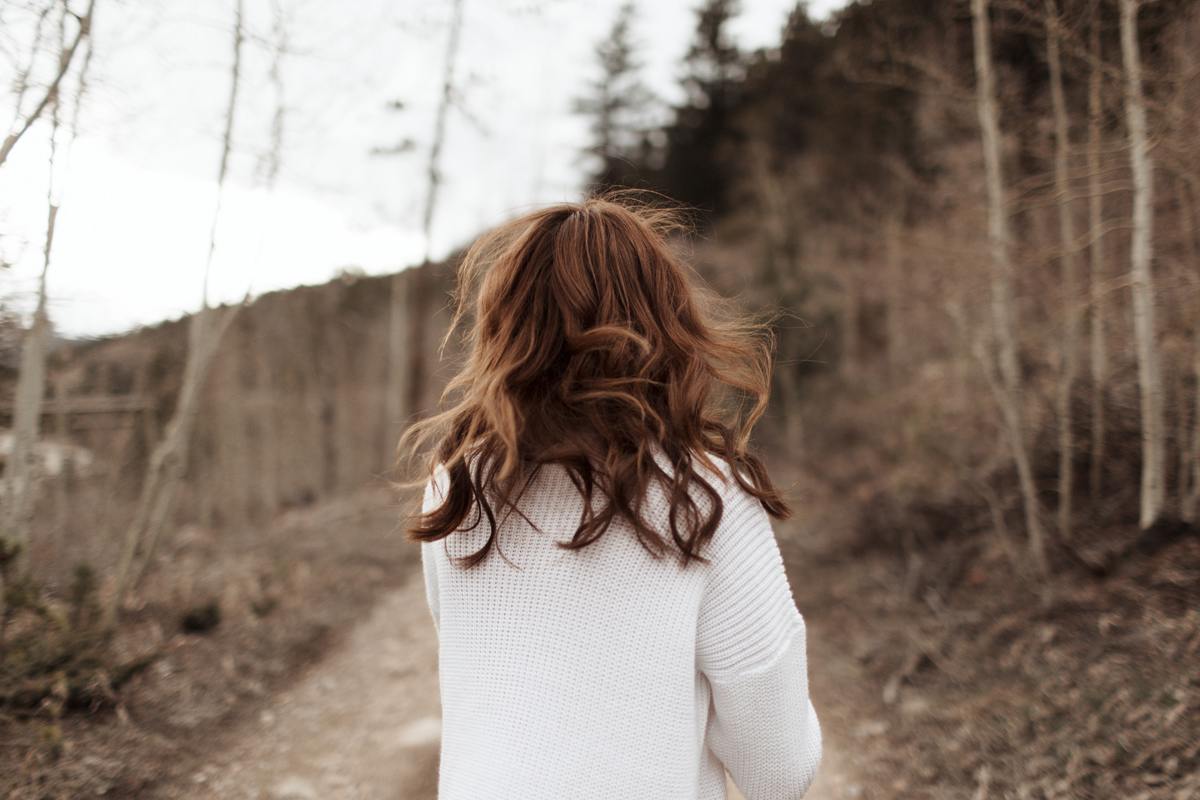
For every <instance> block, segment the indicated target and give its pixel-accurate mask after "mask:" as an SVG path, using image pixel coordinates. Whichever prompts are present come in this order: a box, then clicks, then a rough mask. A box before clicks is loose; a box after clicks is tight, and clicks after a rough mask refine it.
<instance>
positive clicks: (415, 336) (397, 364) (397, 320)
mask: <svg viewBox="0 0 1200 800" xmlns="http://www.w3.org/2000/svg"><path fill="white" fill-rule="evenodd" d="M462 24H463V0H454V9H453V16H452V18H451V21H450V35H449V38H448V39H447V42H446V63H445V69H444V72H443V75H442V94H441V99H440V101H439V102H438V109H437V117H436V120H435V122H434V129H433V142H432V143H431V144H430V148H429V161H428V163H427V166H426V185H425V203H424V207H423V212H422V215H421V232H422V234H423V235H424V239H425V254H424V258H423V259H422V261H421V266H420V267H418V268H416V269H410V270H406V271H404V272H399V273H396V275H394V276H393V277H392V287H391V288H392V300H391V308H390V319H389V326H388V342H389V348H388V349H389V354H390V357H389V359H388V394H387V402H386V404H385V408H386V413H387V417H388V419H387V425H388V428H389V429H391V428H392V426H395V425H397V424H399V425H403V424H404V422H405V421H406V420H411V419H412V418H414V417H415V416H416V415H417V414H419V413H420V411H421V393H422V388H423V385H424V382H425V317H426V305H427V304H428V298H427V297H426V295H427V293H428V286H427V284H428V272H429V265H430V263H431V262H430V259H431V257H432V242H433V220H434V215H435V213H436V212H437V200H438V192H439V190H440V189H441V185H442V172H441V158H442V148H443V146H444V145H445V142H446V119H447V116H448V114H449V111H450V105H451V104H452V103H453V102H454V99H455V87H454V69H455V64H456V62H457V61H458V44H459V39H460V37H461V34H462Z"/></svg>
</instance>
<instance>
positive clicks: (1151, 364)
mask: <svg viewBox="0 0 1200 800" xmlns="http://www.w3.org/2000/svg"><path fill="white" fill-rule="evenodd" d="M1120 6H1121V55H1122V59H1123V61H1124V65H1125V116H1126V124H1127V125H1128V129H1129V159H1130V163H1131V166H1132V170H1133V221H1132V222H1133V235H1132V237H1131V246H1130V266H1129V276H1130V284H1131V286H1132V289H1133V334H1134V340H1135V346H1136V348H1137V360H1138V384H1139V388H1140V390H1141V412H1142V486H1141V511H1140V514H1139V524H1140V525H1141V527H1142V529H1143V530H1145V529H1147V528H1149V527H1150V526H1151V525H1153V524H1154V522H1155V521H1156V520H1157V519H1158V518H1159V516H1160V515H1161V514H1162V509H1163V501H1164V500H1165V496H1166V487H1165V481H1164V475H1163V473H1164V470H1165V467H1166V446H1165V444H1166V442H1165V437H1164V429H1163V408H1162V403H1163V399H1162V375H1161V374H1160V372H1159V366H1158V343H1157V341H1156V339H1157V336H1156V326H1155V322H1154V316H1155V313H1154V302H1155V298H1154V283H1153V278H1152V276H1151V273H1150V260H1151V258H1152V251H1151V236H1152V226H1153V212H1152V204H1153V198H1154V184H1153V180H1154V176H1153V174H1152V167H1151V164H1150V153H1149V142H1148V141H1147V132H1146V103H1145V99H1144V98H1143V95H1142V64H1141V55H1140V54H1139V52H1138V39H1137V12H1138V0H1120Z"/></svg>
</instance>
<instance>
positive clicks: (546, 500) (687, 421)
mask: <svg viewBox="0 0 1200 800" xmlns="http://www.w3.org/2000/svg"><path fill="white" fill-rule="evenodd" d="M668 222H669V219H668V218H667V217H664V215H663V214H661V213H659V212H657V211H654V210H652V209H648V208H645V207H642V208H630V207H626V206H623V205H621V204H618V203H613V202H609V201H606V200H596V199H592V200H588V201H585V202H584V203H581V204H564V205H558V206H551V207H548V208H544V209H539V210H536V211H533V212H530V213H529V214H526V215H525V216H523V217H520V218H518V219H516V220H513V221H512V222H509V223H506V224H505V225H503V226H501V227H500V228H498V229H497V230H495V231H492V232H490V233H488V234H486V235H485V236H483V237H481V238H480V239H479V240H478V241H477V242H476V243H475V244H474V245H472V247H471V249H470V251H469V252H468V253H467V255H466V257H465V258H464V260H463V263H462V265H461V266H460V268H459V292H458V297H459V306H458V309H457V311H456V314H455V324H456V326H457V325H463V326H466V332H467V336H466V343H467V354H466V355H467V357H466V359H465V362H464V364H463V367H462V369H461V371H460V372H459V373H458V374H457V375H456V376H455V377H454V379H453V380H452V381H451V382H450V384H449V386H448V388H447V390H446V392H445V393H444V395H443V410H442V411H441V412H440V413H438V414H436V415H434V416H432V417H430V418H427V419H424V420H421V421H420V422H418V423H416V424H415V425H414V426H412V427H410V428H409V430H408V432H407V433H406V434H405V439H404V441H403V443H404V445H405V447H406V448H407V450H408V452H412V453H419V452H422V447H421V446H420V445H421V443H422V442H428V443H430V444H433V445H435V446H434V447H432V448H430V449H428V450H425V451H424V452H425V453H426V454H427V460H426V466H427V467H428V468H429V473H428V474H429V475H438V476H439V484H438V489H437V491H434V490H432V489H431V490H430V491H429V492H427V496H426V502H425V505H424V507H423V509H422V513H421V514H420V516H419V517H418V518H417V519H416V520H415V521H414V522H413V524H412V525H411V526H410V528H409V534H410V535H411V536H412V538H414V539H416V540H418V541H421V542H423V543H424V545H423V551H422V552H423V554H424V557H425V563H426V579H427V583H428V587H429V601H430V606H431V608H432V610H433V612H434V616H435V618H436V619H437V621H438V624H439V627H440V635H441V666H440V669H441V676H442V700H443V713H444V729H443V731H444V732H443V741H442V762H441V779H440V782H441V797H442V800H456V799H458V798H461V799H463V800H467V799H469V800H476V799H477V798H513V800H536V798H547V800H549V799H550V798H554V799H555V800H558V798H568V797H569V798H595V799H596V800H600V798H627V797H646V798H655V800H671V799H672V798H678V799H679V800H684V798H686V799H687V800H695V798H704V800H709V799H710V798H720V797H724V794H725V791H724V777H723V771H722V766H724V767H725V768H728V770H729V771H730V773H731V774H732V775H733V776H734V780H735V781H736V782H737V784H738V787H739V788H740V789H741V790H742V792H743V793H744V794H745V795H746V797H747V798H748V799H749V800H760V798H761V799H762V800H767V799H768V798H769V799H770V800H780V799H781V798H793V797H799V796H801V795H802V794H803V793H804V790H805V789H806V788H807V786H808V784H809V782H810V781H811V779H812V775H813V772H814V771H815V769H816V764H817V761H818V759H819V753H820V733H819V730H818V728H817V721H816V716H815V714H814V713H813V710H812V705H811V704H810V703H809V701H808V683H807V677H806V670H805V661H804V626H803V623H802V621H801V619H800V615H799V613H798V612H797V611H796V608H795V605H794V604H793V603H792V599H791V595H790V592H789V591H788V586H787V579H786V577H785V576H784V572H783V565H782V560H781V558H780V556H779V549H778V547H777V546H776V544H775V540H774V538H773V536H772V533H771V527H770V525H769V523H768V520H767V515H768V514H770V515H772V516H774V517H776V518H779V519H782V518H785V517H786V516H787V515H788V514H789V513H790V509H789V508H788V505H787V502H786V501H785V499H784V498H783V495H782V493H781V492H780V491H779V490H778V489H777V488H776V487H775V485H774V484H773V483H772V481H771V479H770V476H769V475H768V474H767V469H766V466H765V465H764V463H763V461H762V460H761V459H760V458H759V457H758V456H757V455H756V454H755V453H754V452H753V451H752V450H751V449H750V448H749V446H748V439H749V432H750V429H751V428H752V427H753V424H754V422H755V421H756V420H757V419H758V418H759V417H760V416H761V415H762V414H763V412H764V411H765V410H766V407H767V402H768V398H769V394H770V370H771V335H770V330H769V328H768V327H767V326H765V325H764V324H762V322H761V321H754V320H748V319H743V318H741V317H740V316H739V314H738V312H737V309H736V308H734V307H733V306H732V305H731V304H730V303H728V302H727V301H722V300H721V299H720V298H717V297H715V296H714V295H712V294H711V293H708V292H705V291H703V290H701V289H700V288H698V285H699V278H698V276H696V275H695V274H694V273H693V272H691V271H690V270H689V268H688V266H687V265H686V264H685V263H684V262H683V261H682V260H681V259H679V257H678V256H677V255H676V253H675V252H674V250H673V248H672V245H671V243H670V241H669V240H668V238H667V235H666V234H667V223H668ZM747 401H748V402H747Z"/></svg>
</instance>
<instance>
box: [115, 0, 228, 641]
mask: <svg viewBox="0 0 1200 800" xmlns="http://www.w3.org/2000/svg"><path fill="white" fill-rule="evenodd" d="M242 20H243V0H238V2H237V6H236V10H235V19H234V30H233V66H232V69H231V85H230V90H229V105H228V108H227V110H226V114H225V132H224V136H223V140H222V149H221V163H220V168H219V170H218V173H217V203H216V208H215V209H214V211H213V223H212V227H211V228H210V231H209V243H208V260H207V263H206V266H205V270H204V289H203V295H202V300H201V305H200V311H199V312H198V313H196V314H194V315H193V316H192V319H191V321H190V324H189V327H188V351H187V353H188V354H187V361H186V363H185V364H184V374H183V385H182V386H181V387H180V390H179V398H178V400H177V401H176V405H175V413H174V415H173V416H172V417H171V421H170V423H168V425H167V430H166V434H165V436H164V437H163V439H162V441H160V442H159V443H158V444H157V445H156V446H155V448H154V451H153V452H152V453H151V456H150V463H149V465H148V467H147V469H146V478H145V482H144V483H143V484H142V493H141V497H140V498H139V500H138V505H137V510H136V511H135V513H134V517H133V522H132V524H131V525H130V526H129V528H127V529H126V531H125V539H124V541H123V543H122V547H121V555H120V559H119V561H118V564H117V572H116V576H115V578H114V583H113V587H112V591H111V593H110V594H109V596H108V598H107V599H106V601H105V606H104V612H103V618H102V623H103V626H104V627H105V628H106V629H108V630H112V629H113V628H114V627H116V623H117V615H118V612H119V610H120V605H121V600H122V598H123V597H124V595H125V592H126V591H127V590H128V589H129V588H130V586H133V585H136V584H137V583H138V581H139V580H140V579H141V577H142V575H143V574H145V571H146V569H147V567H148V566H149V565H150V564H151V563H152V562H153V560H154V555H155V552H156V551H157V549H158V545H159V543H160V541H161V539H162V534H163V531H164V530H165V529H166V527H167V524H168V522H169V521H170V519H171V514H172V512H173V511H174V508H175V498H176V496H177V495H178V493H179V486H180V484H181V483H182V482H183V475H184V471H185V469H186V467H187V455H188V446H189V444H190V443H191V438H192V432H193V431H194V430H195V427H196V418H197V416H198V413H199V408H200V398H201V391H202V389H203V387H204V384H205V382H206V381H205V379H206V378H207V376H208V371H209V367H210V366H211V364H212V358H213V356H214V355H215V354H216V351H217V348H218V347H219V346H220V344H221V339H222V338H223V337H224V335H225V332H226V330H228V328H229V325H230V324H231V323H232V322H233V320H234V317H236V316H237V313H238V311H239V309H240V308H241V307H240V306H232V307H228V308H225V307H222V308H211V307H209V304H208V278H209V271H210V269H211V267H212V259H213V253H214V252H215V250H216V236H217V223H218V221H219V217H220V213H221V195H222V193H223V190H224V187H225V178H226V176H227V174H228V169H229V156H230V153H231V152H232V150H233V123H234V117H235V112H236V110H237V97H238V89H239V86H240V83H241V64H242V44H243V42H244V40H245V35H244V27H243V22H242ZM139 553H140V559H139Z"/></svg>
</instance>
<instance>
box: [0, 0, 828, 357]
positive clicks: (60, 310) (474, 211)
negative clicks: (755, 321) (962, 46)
mask: <svg viewBox="0 0 1200 800" xmlns="http://www.w3.org/2000/svg"><path fill="white" fill-rule="evenodd" d="M698 2H699V0H643V2H641V3H639V4H638V16H637V19H636V25H635V30H634V38H635V40H636V42H637V44H638V46H639V55H640V59H641V61H642V62H643V64H644V67H643V78H644V80H645V82H646V83H647V84H648V85H649V86H650V87H651V89H652V90H653V91H655V92H656V93H657V94H658V95H659V96H660V97H661V98H662V100H663V101H664V103H671V102H675V101H678V100H679V99H680V95H679V89H678V78H679V70H680V67H679V62H680V60H681V58H682V56H683V53H684V52H685V51H686V49H687V47H688V45H689V43H690V41H691V39H692V35H693V30H694V26H695V14H694V8H695V6H696V5H698ZM619 5H620V0H464V26H463V32H462V41H461V51H460V59H459V63H458V76H457V79H458V80H457V82H458V83H459V85H460V90H459V97H458V102H457V104H456V107H455V109H454V110H453V111H452V112H451V115H450V118H449V127H448V135H447V141H446V145H445V148H444V151H443V159H444V161H443V168H444V173H445V176H446V178H445V181H446V182H445V188H444V191H443V193H442V196H441V201H440V204H439V207H438V213H437V217H436V221H435V225H434V232H433V237H432V239H433V241H432V242H431V247H432V250H433V255H434V257H435V258H436V257H440V256H442V255H444V254H445V253H447V252H448V251H449V250H450V249H452V248H454V247H455V246H457V245H459V244H462V243H464V242H466V241H469V240H470V238H471V237H472V236H474V235H475V234H476V233H478V232H479V231H480V230H482V229H483V228H485V227H486V226H489V225H492V224H495V223H497V222H500V221H502V220H503V219H505V218H506V217H508V216H510V215H511V214H512V213H514V212H516V211H519V210H520V209H522V208H525V207H528V206H530V205H533V204H537V203H546V202H555V201H561V200H573V199H577V198H578V196H579V189H580V185H581V181H582V178H583V171H584V167H585V166H586V162H582V161H581V158H580V151H581V148H583V147H584V146H585V145H586V144H587V121H586V120H585V119H582V118H580V117H578V116H576V115H573V114H572V113H571V104H572V101H573V99H574V98H575V97H577V96H579V95H580V94H581V93H583V92H584V91H585V84H586V82H587V81H588V80H589V79H590V78H592V77H594V76H595V74H596V63H595V57H594V53H593V49H594V46H595V44H596V42H597V41H599V40H600V39H602V38H603V37H604V36H605V35H606V33H607V32H608V30H609V28H610V27H611V24H612V20H613V18H614V16H615V14H616V11H617V8H618V7H619ZM840 5H842V3H841V2H838V0H821V2H811V3H810V4H809V8H810V13H811V14H812V15H813V16H814V17H817V18H822V17H824V16H827V15H828V13H829V12H830V11H831V10H832V9H833V8H836V7H838V6H840ZM794 6H795V2H794V0H743V3H742V12H741V14H740V15H739V16H738V18H737V19H736V21H735V23H734V24H733V26H732V33H733V34H734V36H735V38H736V40H737V42H738V44H739V45H740V46H741V47H742V48H743V49H745V50H755V49H758V48H767V47H773V46H776V45H777V44H778V43H779V38H780V32H781V29H782V26H783V24H784V21H785V20H786V17H787V15H788V13H789V12H790V11H791V10H792V8H793V7H794ZM275 8H282V9H283V16H284V26H283V28H282V29H283V30H284V31H286V36H287V41H288V54H287V55H285V56H284V58H283V60H282V62H281V64H282V68H281V70H280V76H281V80H280V82H279V85H280V86H282V107H283V109H284V117H283V121H284V127H283V131H284V133H283V149H282V153H281V156H282V170H281V172H280V176H279V178H278V179H277V180H276V182H275V184H274V186H273V187H271V188H268V187H267V186H266V185H265V181H264V178H263V170H264V163H265V160H264V156H265V153H266V151H267V150H269V143H270V130H271V123H272V118H273V117H274V115H275V111H276V108H277V107H279V106H280V94H279V88H278V86H277V85H276V84H275V83H273V82H272V81H271V80H270V78H269V73H270V67H271V62H272V47H273V43H274V42H275V41H276V40H277V38H278V31H279V28H278V27H277V26H276V25H275V24H274V22H273V13H272V12H273V9H275ZM246 9H247V29H248V32H249V34H250V39H249V41H248V42H247V44H246V47H245V50H244V63H243V67H242V71H243V85H242V93H241V96H240V98H239V103H238V113H237V117H236V121H235V131H234V138H235V142H234V145H235V152H234V157H233V160H232V162H231V165H230V174H229V179H228V182H227V185H226V191H225V195H224V198H223V204H222V211H221V216H220V221H219V225H218V231H217V249H216V253H215V256H214V260H213V267H212V273H211V277H210V298H211V299H212V300H213V301H232V300H238V299H240V298H241V297H243V296H244V295H245V294H246V293H247V292H248V291H249V292H252V293H253V294H260V293H262V292H266V291H270V290H273V289H278V288H284V287H290V286H295V285H299V284H305V283H321V282H324V281H327V280H329V279H330V278H331V277H333V276H334V275H335V274H337V272H338V271H339V270H341V269H361V270H363V271H365V272H367V273H384V272H392V271H395V270H396V269H400V268H402V267H404V266H407V265H409V264H411V263H413V262H416V261H419V260H420V258H421V255H422V253H423V251H424V241H423V239H422V236H421V234H420V229H421V224H420V217H421V214H420V209H421V204H422V202H423V197H424V191H425V179H424V171H425V168H426V159H427V153H428V147H429V144H430V140H431V138H432V129H433V120H434V113H435V109H436V106H437V99H438V95H439V92H440V82H441V74H442V68H443V63H444V51H445V43H446V38H447V33H448V28H449V14H450V2H449V0H437V1H436V2H430V1H429V0H423V1H419V0H354V1H353V2H345V0H341V1H339V0H246ZM96 13H97V20H96V24H95V27H94V44H95V49H96V52H95V57H94V59H93V65H92V66H93V69H92V73H91V79H90V83H91V87H92V88H91V92H90V94H89V96H88V98H87V100H86V102H85V106H84V109H83V115H82V118H81V123H80V130H81V133H80V137H79V139H77V140H76V141H75V143H74V145H73V146H72V147H71V148H70V151H69V160H68V158H67V153H66V152H65V151H64V149H63V148H61V147H60V149H59V153H58V160H57V163H58V170H57V176H56V189H55V195H56V197H57V199H58V202H59V203H60V205H61V212H60V214H59V216H58V221H57V229H56V235H55V242H54V248H53V258H52V262H51V267H50V272H49V280H48V285H49V292H50V297H51V305H50V311H51V315H52V318H53V320H54V324H55V327H56V329H57V330H58V331H59V332H60V333H61V334H64V335H68V336H94V335H101V334H106V333H113V332H119V331H123V330H128V329H130V328H132V327H135V326H137V325H143V324H152V323H154V322H158V321H160V320H163V319H167V318H172V317H177V316H179V315H180V314H182V313H185V312H188V311H192V310H195V309H196V308H197V307H198V306H199V304H200V298H201V292H202V288H201V287H202V284H203V273H204V264H205V261H206V257H207V253H208V236H209V228H210V226H211V224H212V218H213V210H214V207H215V203H216V173H217V165H218V162H219V159H220V149H221V148H220V139H221V129H222V126H223V116H224V108H225V105H226V104H227V102H228V91H229V83H230V79H229V65H230V61H231V57H232V42H231V35H230V31H231V27H232V18H233V0H159V2H157V3H154V4H140V3H139V4H131V3H117V2H115V0H97V12H96ZM18 34H19V31H14V30H11V29H10V30H8V31H6V32H5V35H6V36H7V37H9V38H11V39H18ZM8 77H9V76H5V78H6V81H5V83H6V85H7V84H8V83H9V81H8ZM392 101H399V103H400V104H401V105H402V106H403V107H402V108H401V109H400V110H395V109H393V108H391V107H390V106H391V104H392ZM6 102H7V103H8V110H6V111H5V113H7V114H10V115H11V114H12V109H11V106H12V102H11V98H7V99H6ZM10 118H11V117H10ZM47 132H48V128H47V127H46V126H42V125H38V126H35V128H33V129H32V130H31V131H30V132H29V134H27V136H26V137H25V138H24V139H22V141H21V143H20V144H19V145H18V146H17V148H16V149H15V150H14V151H13V153H12V155H11V156H10V157H9V161H8V163H6V164H5V165H4V166H3V167H0V255H2V256H3V257H4V259H5V260H6V261H8V262H10V263H13V264H14V266H13V267H12V268H11V269H10V270H8V271H7V272H6V273H5V274H0V287H2V288H0V295H3V296H4V297H6V298H7V302H8V303H9V304H10V305H11V304H14V303H15V304H17V305H20V306H21V307H24V308H27V307H28V303H29V298H30V296H31V293H32V291H33V289H34V288H35V286H36V275H37V273H38V270H39V269H40V266H41V251H42V248H43V245H44V242H45V219H46V208H47V206H46V203H47V200H46V192H47V186H48V170H47V163H48V158H47V156H48V145H47ZM406 139H410V140H412V141H413V142H414V143H415V147H414V148H413V149H412V150H410V151H409V152H407V153H403V154H400V155H394V156H378V155H372V150H375V149H380V148H383V149H386V148H388V147H390V146H394V145H395V144H397V143H398V142H401V141H404V140H406Z"/></svg>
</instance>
